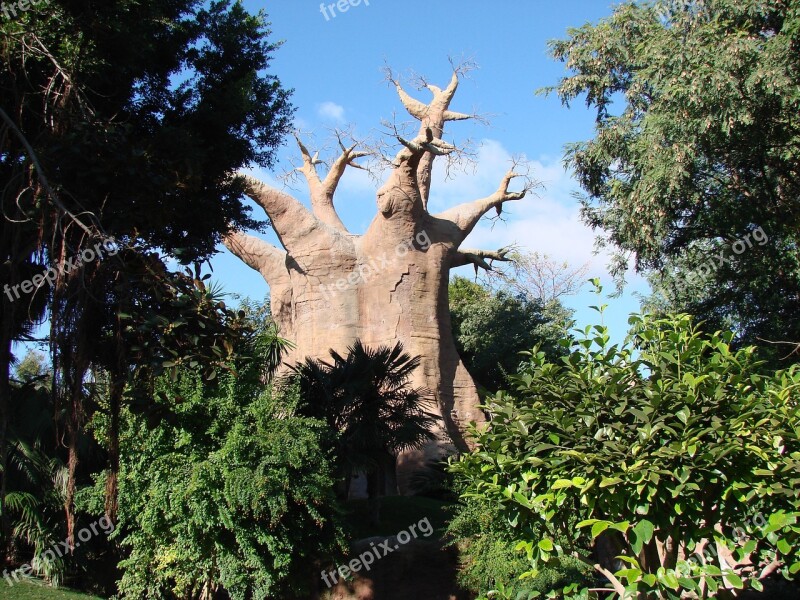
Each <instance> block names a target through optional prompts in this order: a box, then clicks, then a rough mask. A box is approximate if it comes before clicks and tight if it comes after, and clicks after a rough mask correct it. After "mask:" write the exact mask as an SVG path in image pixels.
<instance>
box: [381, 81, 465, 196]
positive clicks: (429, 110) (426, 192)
mask: <svg viewBox="0 0 800 600" xmlns="http://www.w3.org/2000/svg"><path fill="white" fill-rule="evenodd" d="M466 70H467V68H466V67H464V68H462V67H454V69H453V75H452V76H451V78H450V83H449V84H448V85H447V87H446V88H445V89H441V88H440V87H437V86H435V85H432V84H430V83H427V82H423V85H424V87H426V88H427V89H428V90H429V91H430V92H431V93H432V94H433V99H432V100H431V101H430V102H429V103H428V104H425V103H424V102H421V101H420V100H417V99H416V98H414V97H412V96H411V95H410V94H408V92H406V91H405V90H404V89H403V86H401V85H400V83H399V82H398V81H397V80H396V79H395V78H394V76H393V75H392V73H391V71H388V72H387V79H388V80H389V81H390V82H391V83H392V84H394V86H395V88H396V89H397V94H398V96H399V97H400V102H401V103H402V104H403V106H404V107H405V109H406V110H407V111H408V113H409V114H410V115H411V116H412V117H414V118H415V119H417V120H418V121H419V122H420V130H419V132H420V133H419V135H420V136H422V135H424V134H425V132H426V131H428V130H430V131H431V132H432V133H433V137H434V138H438V139H441V137H442V136H443V135H444V124H445V123H446V122H447V121H462V120H465V119H470V118H472V117H473V115H468V114H466V113H459V112H454V111H451V110H450V102H451V101H452V100H453V96H455V93H456V90H457V89H458V78H459V75H460V74H462V73H463V72H464V71H466ZM436 156H437V154H436V153H434V152H428V153H426V154H424V155H423V156H422V157H421V158H420V160H419V164H418V165H417V185H418V186H419V191H420V196H421V198H422V205H423V208H424V209H425V210H427V207H428V197H429V196H430V188H431V171H432V169H433V161H434V159H435V158H436Z"/></svg>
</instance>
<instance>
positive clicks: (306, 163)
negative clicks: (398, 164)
mask: <svg viewBox="0 0 800 600" xmlns="http://www.w3.org/2000/svg"><path fill="white" fill-rule="evenodd" d="M336 137H337V139H338V141H339V147H340V148H341V154H339V156H338V157H337V158H336V159H335V160H334V161H333V164H332V165H331V168H330V170H329V171H328V174H327V175H326V176H325V179H324V180H321V179H320V177H319V175H318V174H317V165H318V164H321V163H323V161H321V160H320V159H319V153H318V152H317V153H315V154H314V155H313V156H312V155H311V153H310V152H309V151H308V149H307V148H306V146H305V145H304V144H303V142H302V141H301V140H300V137H299V136H297V135H295V139H296V140H297V145H298V146H299V147H300V154H301V155H302V158H303V166H301V167H298V169H297V170H298V171H300V172H301V173H302V174H303V175H304V176H305V178H306V181H307V182H308V188H309V192H310V195H311V208H312V211H313V212H314V215H315V216H316V217H317V218H318V219H319V220H320V221H322V222H323V223H325V224H327V225H330V226H331V227H334V228H336V229H339V230H341V231H347V229H346V228H345V226H344V223H342V220H341V219H340V218H339V215H338V213H337V212H336V208H335V207H334V205H333V196H334V194H335V192H336V188H337V186H338V185H339V181H340V180H341V178H342V175H344V172H345V169H346V168H347V167H348V166H349V167H354V168H356V169H363V167H362V166H361V165H359V164H358V163H356V162H355V161H356V159H358V158H363V157H364V156H368V155H369V152H365V151H361V150H356V147H357V146H358V144H353V145H351V146H349V147H348V146H345V145H344V143H343V142H342V138H341V136H340V135H339V134H338V133H337V134H336Z"/></svg>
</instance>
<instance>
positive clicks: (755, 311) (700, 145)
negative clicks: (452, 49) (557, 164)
mask: <svg viewBox="0 0 800 600" xmlns="http://www.w3.org/2000/svg"><path fill="white" fill-rule="evenodd" d="M551 52H552V55H553V56H554V57H555V58H556V59H557V60H559V61H562V62H564V63H566V66H567V68H568V69H569V70H570V74H569V75H568V76H567V77H565V78H564V79H562V80H561V81H560V83H559V84H558V86H556V87H555V88H553V90H554V91H556V92H557V93H558V96H559V97H560V98H561V99H562V100H563V101H564V102H565V103H567V104H568V103H569V102H571V101H573V100H575V99H577V98H579V97H584V98H585V100H586V103H587V105H588V106H590V107H592V108H594V109H596V114H597V122H596V133H595V136H594V138H593V139H591V140H588V141H584V142H579V143H575V144H572V145H570V146H568V147H567V155H566V161H567V164H568V165H569V166H570V167H571V168H573V169H574V170H575V173H576V175H577V177H578V180H579V182H580V184H581V186H582V187H583V189H584V190H585V191H586V196H585V198H584V208H583V211H584V212H583V214H584V218H585V220H586V222H587V223H589V224H590V225H592V226H593V227H599V228H602V230H603V231H605V232H607V241H610V242H611V243H613V244H615V245H616V246H617V247H618V248H619V249H620V255H619V257H618V258H619V261H618V263H617V267H618V270H617V273H618V275H620V276H622V275H623V274H624V265H625V260H624V259H623V258H622V257H623V256H625V255H628V256H629V255H631V254H634V255H635V256H636V261H637V265H638V266H639V267H640V268H644V269H655V270H656V274H655V275H654V278H653V281H654V283H656V287H657V288H658V289H657V291H658V292H659V296H660V298H661V299H662V300H663V301H665V302H666V304H667V307H668V308H669V309H670V310H671V311H672V312H675V311H676V310H677V311H686V312H690V313H692V314H697V315H699V316H700V317H701V318H703V319H704V320H707V321H709V322H711V323H713V325H714V327H722V326H723V325H724V324H725V320H726V319H729V320H730V321H731V322H732V323H734V324H735V326H736V327H735V329H736V331H737V334H738V335H739V336H740V337H741V338H743V339H744V340H747V341H748V343H755V342H756V339H757V338H759V337H761V338H766V339H771V340H785V339H789V340H796V339H800V319H798V315H800V313H798V311H797V310H796V303H795V301H794V298H796V296H797V294H798V292H800V251H799V250H798V248H799V247H800V246H798V243H797V242H798V231H800V221H798V215H800V210H798V208H799V206H798V201H799V200H798V199H800V178H798V177H797V173H798V165H799V164H800V127H798V121H797V114H798V113H799V112H800V68H798V65H800V5H799V4H798V2H797V1H796V0H686V1H680V2H676V1H674V0H653V1H651V2H626V3H623V4H621V5H619V6H617V7H616V8H615V9H614V13H613V15H612V16H611V17H609V18H607V19H604V20H602V21H600V22H599V23H598V24H596V25H591V24H587V25H585V26H583V27H580V28H576V29H571V30H570V31H569V36H568V37H567V39H565V40H559V41H554V42H552V43H551ZM759 228H760V230H761V231H762V232H763V233H764V234H765V235H766V237H767V238H768V240H769V241H768V243H766V244H764V245H759V244H751V245H748V246H747V247H746V249H745V250H743V251H739V249H736V246H734V245H735V244H736V243H737V241H738V240H745V239H747V237H748V236H752V235H753V234H754V233H755V232H757V231H759ZM709 261H710V262H711V264H712V265H713V266H714V269H713V270H712V272H711V274H710V275H709V278H708V279H707V283H706V284H703V282H702V281H698V280H697V279H696V278H695V279H694V280H693V277H692V276H693V275H694V274H697V273H698V272H700V273H704V272H705V271H706V269H705V268H704V265H707V264H708V263H709ZM687 287H688V288H689V289H688V290H687V289H686V288H687Z"/></svg>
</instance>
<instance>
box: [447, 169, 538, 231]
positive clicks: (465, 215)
mask: <svg viewBox="0 0 800 600" xmlns="http://www.w3.org/2000/svg"><path fill="white" fill-rule="evenodd" d="M515 166H516V165H515ZM517 178H522V179H524V185H523V188H522V189H521V190H520V191H518V192H511V191H509V189H508V188H509V186H510V184H511V182H512V181H513V180H514V179H517ZM535 187H536V186H535V184H534V182H533V181H532V180H531V178H530V176H529V175H528V174H526V173H522V172H516V171H514V170H513V169H512V170H510V171H508V173H506V174H505V177H503V181H502V182H501V183H500V186H499V187H498V188H497V190H496V191H495V192H494V193H493V194H491V195H489V196H486V197H485V198H481V199H479V200H473V201H472V202H466V203H464V204H460V205H458V206H455V207H453V208H451V209H449V210H446V211H444V212H443V213H439V214H438V215H435V217H436V218H438V219H444V220H447V221H450V222H451V223H453V224H454V225H455V226H456V228H457V229H458V230H459V232H460V236H459V239H457V240H456V242H457V243H461V242H462V241H464V238H466V237H467V235H469V233H470V232H471V231H472V230H473V229H474V227H475V225H477V224H478V221H480V219H481V217H482V216H483V215H485V214H486V213H487V212H489V211H490V210H491V209H493V208H494V209H495V210H496V211H497V215H498V216H499V215H500V214H502V212H503V204H504V203H506V202H511V201H513V200H521V199H522V198H524V197H525V196H527V195H528V193H529V192H530V191H531V190H533V189H534V188H535Z"/></svg>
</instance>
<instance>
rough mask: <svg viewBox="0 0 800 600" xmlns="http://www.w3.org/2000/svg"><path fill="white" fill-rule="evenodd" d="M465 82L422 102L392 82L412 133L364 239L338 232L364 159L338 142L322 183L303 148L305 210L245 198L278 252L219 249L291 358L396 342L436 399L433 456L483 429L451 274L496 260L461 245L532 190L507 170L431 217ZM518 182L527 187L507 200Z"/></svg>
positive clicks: (253, 245)
mask: <svg viewBox="0 0 800 600" xmlns="http://www.w3.org/2000/svg"><path fill="white" fill-rule="evenodd" d="M461 72H462V70H461V69H456V70H455V72H454V73H453V75H452V77H451V79H450V82H449V83H448V84H447V86H446V87H444V88H439V87H437V86H435V85H432V84H426V86H425V87H427V89H428V90H429V91H430V92H431V93H432V95H433V99H432V100H431V101H430V102H428V103H427V104H426V103H424V102H421V101H419V100H417V99H415V98H413V97H412V96H411V95H409V94H408V93H407V92H406V91H405V90H404V89H403V88H402V87H401V85H400V83H398V82H397V81H395V80H394V79H392V78H391V75H390V80H391V82H392V83H393V84H394V86H395V87H396V89H397V92H398V94H399V96H400V100H401V102H402V104H403V106H404V107H405V108H406V110H407V111H408V112H409V113H410V114H411V116H412V117H414V118H415V119H417V120H418V121H419V122H420V128H419V134H418V135H417V136H416V137H414V138H413V139H410V140H408V139H405V138H403V137H402V136H401V135H398V136H397V140H398V141H399V142H400V144H401V145H402V148H401V150H400V151H399V152H398V153H397V154H396V156H395V157H394V160H393V161H391V171H390V174H389V176H388V178H387V180H386V182H385V183H384V185H383V186H382V187H381V188H380V189H379V190H378V191H377V194H376V199H377V205H378V214H377V215H376V216H375V218H374V219H373V221H372V223H371V224H370V225H369V227H368V228H367V231H366V232H365V233H364V234H363V235H357V234H354V233H351V232H350V231H348V230H347V229H346V227H345V225H344V224H343V223H342V221H341V219H340V218H339V216H338V215H337V213H336V209H335V207H334V196H335V192H336V189H337V185H338V184H339V181H340V179H341V177H342V175H343V174H344V172H345V170H346V169H347V167H348V166H354V165H358V163H357V162H355V161H356V160H357V159H358V158H359V157H362V156H364V150H363V149H359V148H358V146H357V145H352V146H346V145H344V144H342V149H341V153H340V154H339V155H338V156H337V157H336V158H335V159H334V160H333V162H332V164H331V168H330V169H329V171H328V173H327V174H325V175H324V176H320V174H319V173H318V172H317V169H318V164H319V163H320V162H321V161H320V160H319V157H318V155H317V153H314V154H312V152H311V151H310V150H309V149H308V148H306V146H305V145H304V144H303V143H302V142H301V143H300V144H299V145H300V153H301V155H302V159H303V163H302V167H301V168H300V169H301V171H302V173H303V175H304V176H305V178H306V179H307V181H308V185H309V189H310V192H311V208H310V209H308V208H306V207H305V206H304V205H303V204H302V203H300V202H299V201H298V200H296V199H295V198H293V197H291V196H289V195H288V194H286V193H284V192H282V191H280V190H278V189H274V188H272V187H270V186H269V185H267V184H265V183H263V182H261V181H258V180H256V179H253V178H251V179H249V180H248V190H247V191H248V194H249V195H250V196H251V197H252V198H253V199H254V200H255V201H256V202H258V203H259V204H260V205H261V206H262V207H263V208H264V210H265V211H266V213H267V214H268V215H269V217H270V221H271V223H272V225H273V227H274V228H275V231H276V233H277V235H278V238H279V240H280V243H281V245H282V246H283V249H279V248H277V247H275V246H272V245H271V244H268V243H266V242H264V241H262V240H260V239H258V238H256V237H253V236H251V235H247V234H244V233H236V234H234V235H232V236H229V237H228V238H227V239H226V245H227V246H228V248H230V249H231V251H232V252H233V253H235V254H236V255H238V256H239V257H240V258H241V259H242V260H243V261H245V262H246V263H247V264H248V265H249V266H251V267H252V268H253V269H255V270H257V271H259V272H260V273H261V274H262V275H263V276H264V278H265V279H266V280H267V282H268V283H269V286H270V292H271V302H272V313H273V316H274V318H275V320H276V321H277V322H278V324H279V325H280V327H281V332H282V334H283V335H284V336H286V337H288V338H289V339H292V340H294V341H295V342H296V343H297V348H296V350H295V351H294V353H293V354H292V355H290V356H289V357H288V360H292V359H295V360H302V359H303V358H304V357H306V356H311V357H313V358H322V357H325V356H326V355H327V354H328V352H329V350H330V349H334V350H335V351H337V352H343V351H344V349H345V348H346V347H347V346H348V345H350V344H352V343H353V342H354V341H355V340H356V339H361V340H362V342H363V344H364V345H365V346H370V347H374V346H381V345H388V346H391V345H393V344H394V343H395V342H396V341H398V340H399V341H401V342H402V343H403V346H404V347H405V348H406V350H407V351H408V352H409V353H410V354H411V355H413V356H421V357H422V359H421V364H420V368H419V369H417V370H416V371H415V372H414V385H416V386H417V387H424V388H428V389H430V390H433V393H434V394H435V397H436V401H437V404H438V410H439V412H440V413H441V415H442V416H443V417H444V421H443V422H444V431H442V432H440V434H439V438H440V441H439V446H441V445H443V444H445V443H449V442H453V443H455V445H456V446H458V447H462V448H464V447H466V442H465V440H464V431H465V428H466V425H467V423H468V422H469V421H472V420H474V421H480V422H482V421H483V414H482V412H481V411H480V409H479V408H478V404H479V398H478V394H477V392H476V389H475V384H474V383H473V381H472V379H471V377H470V376H469V373H468V372H467V370H466V369H465V368H464V365H463V363H462V362H461V360H460V359H459V357H458V354H457V352H456V347H455V344H454V342H453V336H452V332H451V328H450V315H449V307H448V300H447V289H448V288H447V285H448V279H449V273H450V269H452V268H455V267H458V266H462V265H465V264H470V263H472V264H475V263H480V262H483V260H484V259H485V258H487V257H493V258H496V259H503V258H504V256H503V254H502V253H498V252H488V251H480V250H467V249H462V248H460V246H461V244H462V243H463V241H464V239H465V238H466V237H467V235H469V233H470V232H471V231H472V230H473V228H474V227H475V225H477V223H478V221H479V220H480V219H481V217H482V216H483V215H484V214H486V213H487V212H489V211H493V210H497V211H498V213H499V212H500V211H502V207H503V205H504V204H505V203H506V202H508V201H511V200H519V199H521V198H523V197H525V195H526V194H527V192H528V190H529V189H530V186H531V183H530V182H529V181H527V179H526V178H525V177H524V174H521V173H517V172H514V171H513V170H511V171H509V172H508V173H507V174H506V175H505V177H504V178H503V180H502V181H501V182H500V185H499V187H498V188H497V190H496V191H495V192H493V193H492V194H490V195H489V196H487V197H485V198H481V199H478V200H474V201H471V202H466V203H464V204H461V205H459V206H456V207H453V208H451V209H449V210H446V211H444V212H442V213H439V214H431V213H430V212H429V211H428V197H429V193H430V185H431V170H432V167H433V162H434V159H435V158H436V157H437V156H443V155H448V154H451V153H453V152H454V151H455V150H456V148H455V147H454V146H452V145H450V144H448V143H446V142H444V141H443V139H442V135H443V132H444V127H445V124H446V123H448V122H451V121H461V120H464V119H468V118H469V115H467V114H463V113H458V112H454V111H452V110H450V104H451V101H452V100H453V97H454V95H455V93H456V89H457V88H458V83H459V76H460V74H461ZM517 178H521V179H523V182H524V183H523V185H522V186H521V189H520V190H519V191H512V190H511V189H510V188H511V187H512V182H513V180H515V179H517ZM407 464H409V465H412V464H413V461H408V463H407Z"/></svg>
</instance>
